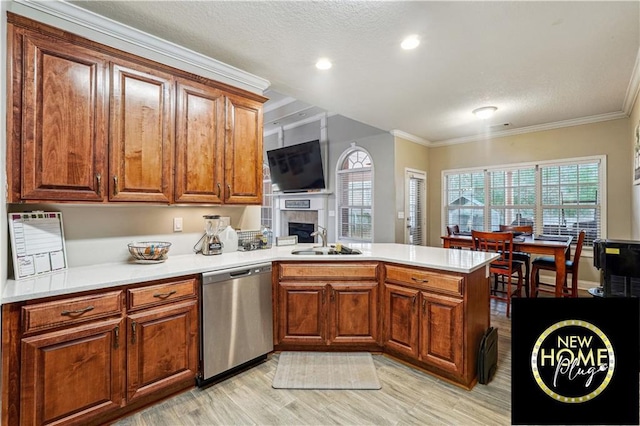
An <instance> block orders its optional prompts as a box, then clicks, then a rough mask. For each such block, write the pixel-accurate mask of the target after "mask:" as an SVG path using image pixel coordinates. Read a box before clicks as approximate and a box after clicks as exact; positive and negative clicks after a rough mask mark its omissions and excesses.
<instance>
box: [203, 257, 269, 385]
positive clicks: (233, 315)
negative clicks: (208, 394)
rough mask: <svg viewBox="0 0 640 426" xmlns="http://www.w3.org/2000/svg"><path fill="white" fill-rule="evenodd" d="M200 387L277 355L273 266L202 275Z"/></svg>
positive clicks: (267, 265) (235, 269) (264, 265)
mask: <svg viewBox="0 0 640 426" xmlns="http://www.w3.org/2000/svg"><path fill="white" fill-rule="evenodd" d="M201 301H202V305H201V310H200V312H201V313H202V314H201V316H200V318H201V324H200V325H201V328H200V330H201V339H200V342H201V346H200V361H201V369H202V372H201V373H200V375H199V376H198V379H197V384H198V386H204V385H207V384H210V383H214V382H216V381H218V380H221V379H223V378H225V377H227V376H230V375H232V374H233V373H235V372H238V371H240V370H242V369H244V368H246V367H248V366H250V365H252V364H254V363H258V362H260V361H263V360H264V359H266V357H267V354H268V353H269V352H272V351H273V314H272V304H271V303H272V302H271V263H261V264H257V265H251V266H244V267H241V268H233V269H225V270H222V271H216V272H211V273H204V274H202V297H201Z"/></svg>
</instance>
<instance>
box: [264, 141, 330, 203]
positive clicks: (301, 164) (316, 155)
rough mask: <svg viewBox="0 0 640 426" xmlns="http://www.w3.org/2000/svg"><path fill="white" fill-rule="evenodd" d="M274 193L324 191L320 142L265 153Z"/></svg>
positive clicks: (305, 143)
mask: <svg viewBox="0 0 640 426" xmlns="http://www.w3.org/2000/svg"><path fill="white" fill-rule="evenodd" d="M267 159H268V161H269V170H270V172H271V183H272V185H273V190H274V191H282V192H303V191H312V190H318V189H324V188H325V184H324V172H323V170H322V154H321V153H320V141H319V140H315V141H310V142H304V143H299V144H297V145H291V146H285V147H283V148H277V149H272V150H269V151H267Z"/></svg>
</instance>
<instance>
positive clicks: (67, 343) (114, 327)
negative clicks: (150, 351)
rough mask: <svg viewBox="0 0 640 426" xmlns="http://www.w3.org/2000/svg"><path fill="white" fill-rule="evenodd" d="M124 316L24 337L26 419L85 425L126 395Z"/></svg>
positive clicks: (29, 422)
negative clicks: (124, 379)
mask: <svg viewBox="0 0 640 426" xmlns="http://www.w3.org/2000/svg"><path fill="white" fill-rule="evenodd" d="M122 323H123V320H122V319H121V318H118V319H113V320H109V321H101V322H95V323H90V324H87V325H83V326H79V327H74V328H70V329H66V330H62V331H56V332H51V333H47V334H41V335H38V336H34V337H28V338H24V339H22V355H21V356H22V365H21V375H22V376H21V377H22V383H21V387H20V404H21V405H20V410H21V411H20V419H21V424H25V425H33V424H39V425H40V424H49V423H52V422H60V423H65V424H83V423H86V421H87V420H89V419H91V418H95V416H98V415H100V414H104V413H106V412H108V411H111V410H115V409H117V408H119V407H120V406H121V405H123V403H124V399H123V389H124V382H123V378H124V375H123V371H124V353H123V351H124V348H125V345H124V333H123V330H122Z"/></svg>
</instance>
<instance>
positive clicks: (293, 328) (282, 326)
mask: <svg viewBox="0 0 640 426" xmlns="http://www.w3.org/2000/svg"><path fill="white" fill-rule="evenodd" d="M278 287H279V295H278V300H279V306H278V321H277V324H278V327H279V330H278V337H279V343H280V344H301V345H318V344H324V343H325V340H326V339H325V327H326V324H325V322H326V321H325V311H326V306H325V304H326V285H325V284H314V283H295V282H286V283H282V282H281V283H280V284H279V286H278Z"/></svg>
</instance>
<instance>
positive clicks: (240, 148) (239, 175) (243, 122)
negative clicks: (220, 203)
mask: <svg viewBox="0 0 640 426" xmlns="http://www.w3.org/2000/svg"><path fill="white" fill-rule="evenodd" d="M226 109H227V140H226V143H225V148H224V159H225V163H224V164H225V165H224V178H225V186H226V192H225V197H224V201H225V203H230V204H261V203H262V126H263V123H262V103H260V102H255V101H252V100H249V99H244V98H240V97H237V96H229V97H228V98H227V108H226Z"/></svg>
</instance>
